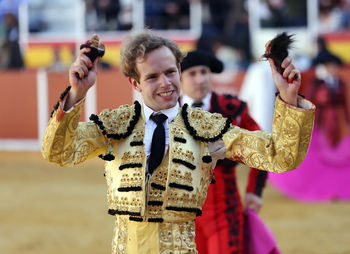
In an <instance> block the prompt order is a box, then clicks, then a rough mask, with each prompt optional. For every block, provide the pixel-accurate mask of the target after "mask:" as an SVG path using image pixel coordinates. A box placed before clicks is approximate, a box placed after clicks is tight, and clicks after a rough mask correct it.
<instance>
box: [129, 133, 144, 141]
mask: <svg viewBox="0 0 350 254" xmlns="http://www.w3.org/2000/svg"><path fill="white" fill-rule="evenodd" d="M144 138H145V132H144V131H137V132H136V133H135V135H134V136H133V137H132V141H131V144H143V140H144Z"/></svg>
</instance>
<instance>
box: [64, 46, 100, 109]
mask: <svg viewBox="0 0 350 254" xmlns="http://www.w3.org/2000/svg"><path fill="white" fill-rule="evenodd" d="M90 50H91V49H90V48H83V49H81V50H80V54H79V56H78V58H77V59H76V60H75V62H74V63H73V64H72V65H71V67H70V68H69V83H70V85H71V86H72V88H71V90H70V91H69V95H68V98H67V101H66V104H65V107H64V109H65V110H68V109H69V108H71V107H72V106H73V105H74V104H76V103H77V102H78V101H80V100H81V99H83V98H84V97H85V95H86V93H87V91H88V90H89V89H90V88H91V87H92V86H93V85H94V84H95V82H96V77H97V73H98V69H97V63H98V59H99V57H97V58H96V60H95V61H94V62H93V63H92V62H91V60H90V59H89V57H87V56H86V55H85V54H84V53H86V52H89V51H90ZM89 69H90V70H89ZM78 77H79V78H78Z"/></svg>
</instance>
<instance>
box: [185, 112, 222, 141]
mask: <svg viewBox="0 0 350 254" xmlns="http://www.w3.org/2000/svg"><path fill="white" fill-rule="evenodd" d="M187 112H188V122H189V124H190V125H191V127H192V128H193V129H194V130H195V131H196V132H197V134H196V135H197V136H199V137H203V138H205V139H213V138H215V137H217V136H220V135H221V134H222V131H223V130H224V129H225V127H226V119H225V118H223V117H222V115H220V114H217V113H210V112H207V111H205V110H203V109H201V108H190V107H188V108H187Z"/></svg>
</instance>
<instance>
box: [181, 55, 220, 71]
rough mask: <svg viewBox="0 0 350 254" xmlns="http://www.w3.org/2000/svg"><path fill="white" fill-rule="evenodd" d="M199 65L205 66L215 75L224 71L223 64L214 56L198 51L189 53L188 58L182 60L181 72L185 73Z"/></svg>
mask: <svg viewBox="0 0 350 254" xmlns="http://www.w3.org/2000/svg"><path fill="white" fill-rule="evenodd" d="M197 65H205V66H207V67H209V69H210V70H211V72H214V73H220V72H222V70H223V69H224V65H223V63H222V62H221V61H220V60H219V59H217V58H216V56H215V55H214V54H212V53H210V52H207V51H204V50H201V49H197V50H194V51H191V52H188V54H187V56H186V57H185V58H184V59H183V60H182V62H181V71H185V70H186V69H188V68H191V67H194V66H197Z"/></svg>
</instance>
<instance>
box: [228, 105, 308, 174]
mask: <svg viewBox="0 0 350 254" xmlns="http://www.w3.org/2000/svg"><path fill="white" fill-rule="evenodd" d="M313 118H314V110H297V109H294V108H292V107H290V106H288V105H286V104H284V103H283V102H282V101H280V99H277V100H276V106H275V115H274V122H273V129H272V134H269V133H266V132H263V131H255V132H248V131H246V130H243V129H240V128H238V127H234V126H233V127H231V128H230V129H229V131H228V132H227V133H226V134H225V136H227V137H229V138H228V140H230V142H233V143H232V144H233V146H232V148H233V149H232V150H230V151H228V152H227V154H228V155H229V156H230V157H231V158H232V159H233V160H235V161H237V162H240V163H243V164H246V165H248V166H251V167H254V168H258V169H262V170H265V171H271V172H275V173H280V172H286V171H290V170H293V169H295V168H297V167H298V166H299V165H300V163H301V162H302V161H303V159H304V158H305V156H306V153H307V150H308V147H309V143H310V139H311V132H312V129H313ZM224 139H225V140H226V142H227V141H228V140H227V139H226V137H225V138H224ZM226 142H225V143H226Z"/></svg>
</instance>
